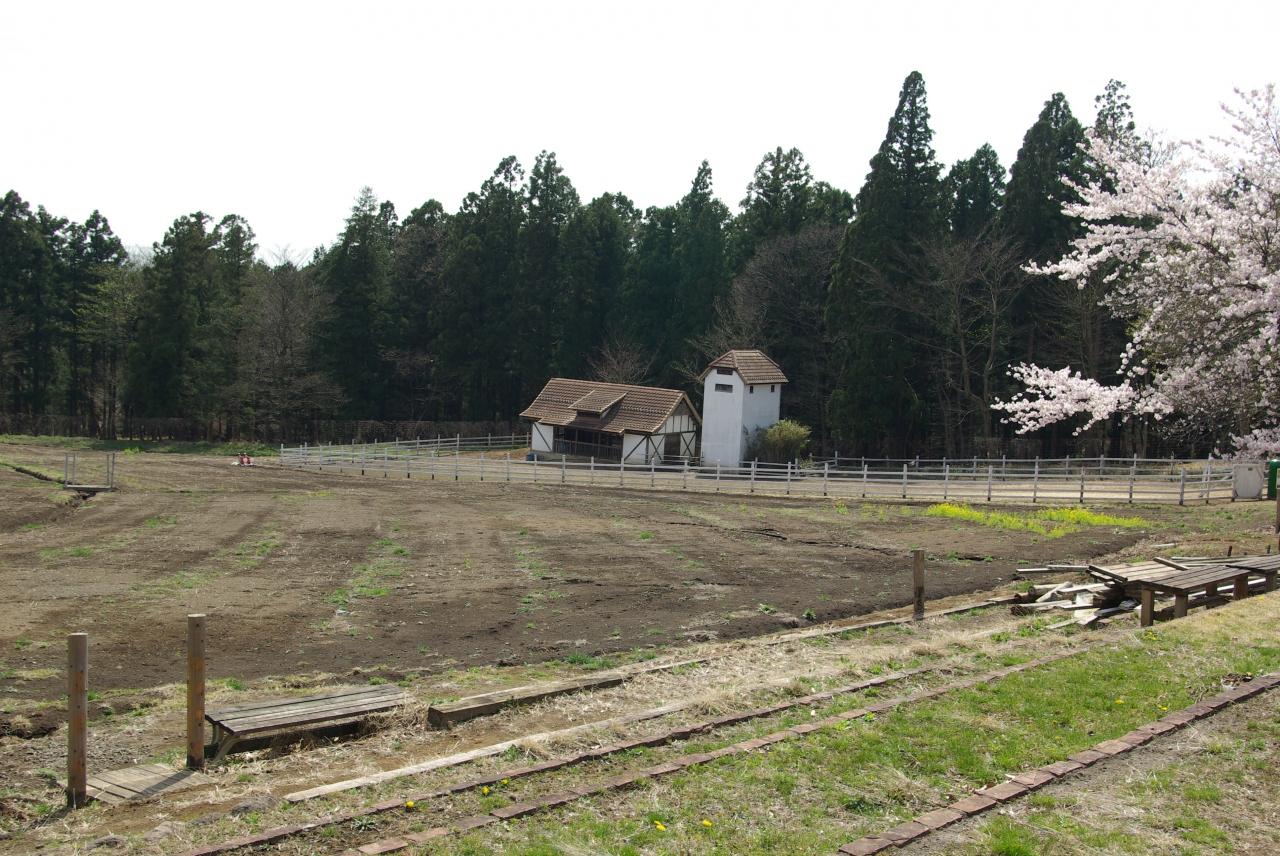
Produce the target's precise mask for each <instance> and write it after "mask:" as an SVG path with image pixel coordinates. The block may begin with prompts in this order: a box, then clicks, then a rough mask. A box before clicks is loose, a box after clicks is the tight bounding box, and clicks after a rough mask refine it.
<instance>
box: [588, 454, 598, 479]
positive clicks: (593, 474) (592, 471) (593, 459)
mask: <svg viewBox="0 0 1280 856" xmlns="http://www.w3.org/2000/svg"><path fill="white" fill-rule="evenodd" d="M595 483H596V456H595V455H592V456H591V469H590V475H589V476H587V484H590V485H594V484H595Z"/></svg>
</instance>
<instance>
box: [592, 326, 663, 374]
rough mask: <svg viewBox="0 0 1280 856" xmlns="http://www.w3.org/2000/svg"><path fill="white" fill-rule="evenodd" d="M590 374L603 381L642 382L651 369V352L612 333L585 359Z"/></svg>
mask: <svg viewBox="0 0 1280 856" xmlns="http://www.w3.org/2000/svg"><path fill="white" fill-rule="evenodd" d="M587 364H588V365H589V366H590V367H591V376H592V378H594V379H595V380H600V381H604V382H605V383H637V384H638V383H644V382H645V381H647V380H648V379H649V376H650V373H651V372H652V371H653V354H651V353H646V352H645V350H644V349H643V348H641V347H640V346H639V345H637V344H636V343H635V342H633V341H631V340H630V339H628V338H626V337H624V336H621V335H618V334H614V335H611V336H609V338H607V339H605V341H604V344H602V345H601V346H600V349H599V350H597V351H596V353H595V354H594V355H593V356H592V357H591V358H590V359H589V360H588V361H587Z"/></svg>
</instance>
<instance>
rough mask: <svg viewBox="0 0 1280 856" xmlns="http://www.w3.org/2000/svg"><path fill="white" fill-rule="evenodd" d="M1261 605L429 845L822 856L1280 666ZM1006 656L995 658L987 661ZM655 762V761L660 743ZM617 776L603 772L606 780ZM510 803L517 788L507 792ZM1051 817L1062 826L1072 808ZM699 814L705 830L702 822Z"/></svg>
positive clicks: (1003, 832)
mask: <svg viewBox="0 0 1280 856" xmlns="http://www.w3.org/2000/svg"><path fill="white" fill-rule="evenodd" d="M1257 600H1258V601H1262V599H1257ZM1254 603H1255V601H1249V602H1246V605H1249V606H1251V605H1253V604H1254ZM1264 611H1265V612H1266V614H1265V615H1263V616H1262V618H1263V620H1261V621H1258V620H1255V619H1256V618H1257V616H1254V618H1250V617H1249V616H1248V615H1244V616H1241V617H1239V618H1237V619H1236V620H1235V621H1234V622H1233V621H1230V620H1228V621H1221V620H1215V619H1219V618H1220V615H1219V613H1208V614H1204V615H1203V618H1204V619H1207V620H1205V621H1202V622H1190V621H1189V622H1186V624H1185V625H1183V624H1182V623H1180V624H1179V625H1175V626H1170V627H1167V628H1160V629H1159V630H1158V631H1156V632H1154V633H1153V632H1147V633H1142V634H1133V635H1132V636H1130V637H1128V638H1126V639H1124V640H1122V641H1121V642H1119V643H1118V644H1116V645H1113V646H1109V647H1102V648H1096V649H1094V650H1091V651H1088V652H1086V653H1083V654H1080V655H1077V656H1074V657H1070V658H1067V659H1064V660H1061V661H1058V662H1055V663H1052V664H1049V665H1047V666H1043V667H1039V668H1036V669H1034V670H1031V671H1028V672H1023V673H1018V674H1015V675H1011V676H1009V677H1006V678H1004V679H1001V680H997V681H991V682H986V683H982V684H979V685H977V686H974V687H972V688H970V689H966V690H960V691H954V692H951V693H948V694H947V695H945V696H942V697H939V698H937V699H936V700H933V701H928V702H923V703H919V704H913V705H907V706H904V707H900V708H897V709H895V710H892V711H888V712H886V713H883V714H881V715H879V716H876V717H870V716H868V717H863V718H862V719H859V720H856V721H852V722H844V723H841V724H840V725H837V726H833V727H827V728H824V729H821V730H819V731H816V732H814V733H812V734H810V735H807V736H806V737H804V738H802V739H795V740H789V741H785V742H782V743H777V744H775V745H773V746H772V747H770V748H769V750H768V751H767V752H753V753H748V754H742V755H735V756H730V757H728V758H723V759H719V760H717V761H714V762H712V763H710V764H707V765H704V766H698V767H691V768H689V769H688V770H684V771H681V772H678V773H674V774H672V775H670V776H667V777H664V778H663V779H662V780H661V781H660V782H659V783H656V784H642V785H640V786H639V787H637V788H636V789H635V790H633V791H631V792H626V793H617V794H615V795H612V796H610V797H605V798H596V799H591V800H583V801H581V802H578V803H575V805H574V807H573V808H572V809H569V810H562V811H556V812H549V813H547V814H545V815H539V816H537V817H533V818H529V819H528V820H526V821H525V822H523V823H521V824H505V825H502V826H495V827H492V828H490V829H488V830H485V831H479V830H477V831H476V832H473V833H470V834H468V835H466V836H464V837H462V838H460V839H456V840H454V841H451V842H448V843H442V847H443V849H442V850H441V851H440V852H446V853H466V854H471V853H481V852H495V851H501V852H505V853H512V854H541V853H557V852H564V851H565V850H566V849H572V850H574V851H575V852H579V851H580V852H605V853H619V854H624V853H680V854H694V853H707V854H712V853H714V854H720V853H725V854H728V853H732V854H744V856H755V854H766V853H824V852H831V851H832V850H834V849H835V848H836V847H838V846H839V845H840V844H842V843H844V842H847V841H850V840H852V839H853V838H856V837H858V836H860V835H864V834H872V833H876V832H880V831H883V830H884V829H886V828H888V827H891V826H894V825H896V824H897V823H900V822H902V821H904V820H906V819H909V818H911V817H913V816H915V815H916V814H918V813H920V812H921V811H926V810H928V809H929V808H931V807H935V806H937V805H943V804H946V803H947V802H950V801H953V800H955V799H959V798H961V797H963V796H966V795H967V794H969V793H970V792H971V791H972V789H973V788H975V787H979V786H983V785H989V784H993V783H995V782H1000V781H1003V780H1004V779H1005V776H1006V775H1009V774H1012V773H1016V772H1021V771H1025V770H1027V769H1030V768H1033V767H1036V766H1039V765H1041V764H1045V763H1049V762H1051V761H1056V760H1060V759H1062V758H1065V757H1066V756H1067V755H1069V754H1071V753H1072V752H1076V751H1079V750H1081V749H1084V748H1086V747H1088V746H1091V745H1093V744H1095V743H1097V742H1099V741H1101V740H1105V739H1109V738H1113V737H1117V736H1119V735H1121V734H1123V733H1125V732H1127V731H1129V730H1131V729H1133V728H1135V727H1137V726H1138V725H1140V724H1143V723H1146V722H1149V721H1151V720H1153V719H1156V718H1158V717H1159V716H1162V715H1163V713H1164V710H1165V709H1166V708H1167V709H1170V710H1173V709H1178V708H1181V707H1185V706H1187V705H1189V704H1191V703H1193V702H1194V701H1196V700H1198V699H1200V698H1203V697H1205V696H1207V695H1210V694H1212V693H1214V692H1216V691H1218V689H1220V683H1219V681H1220V678H1221V676H1223V675H1225V674H1228V673H1242V674H1246V673H1259V672H1262V671H1266V670H1270V669H1274V668H1277V667H1280V642H1277V641H1276V637H1275V628H1276V626H1277V624H1280V615H1278V614H1277V613H1278V612H1280V610H1277V608H1276V606H1275V605H1270V604H1267V605H1265V610H1262V609H1260V610H1258V612H1259V613H1262V612H1264ZM1223 612H1226V611H1225V610H1224V611H1223ZM1001 659H1002V658H992V660H993V661H994V662H992V664H991V665H993V666H994V665H995V663H996V662H1000V660H1001ZM894 692H895V694H896V692H897V691H896V690H895V691H894ZM866 695H868V694H864V696H863V697H862V698H854V697H848V698H844V699H841V700H840V701H838V702H836V703H833V704H831V705H829V706H827V707H826V708H824V709H820V710H818V712H817V713H818V716H824V715H828V714H830V713H834V712H836V711H839V710H847V709H850V708H852V707H856V706H858V705H859V704H865V698H866ZM808 718H809V716H808V711H798V712H795V713H793V714H787V715H784V716H783V717H781V718H780V720H781V721H772V722H768V723H756V724H754V725H753V726H751V727H750V728H747V729H744V731H745V733H744V731H738V732H737V733H736V734H733V735H731V734H728V733H723V734H717V735H715V736H712V737H709V738H706V739H701V740H693V741H690V742H689V743H688V744H685V745H684V746H682V747H679V748H678V749H677V750H676V752H677V753H679V754H684V753H690V752H705V751H709V750H711V749H714V748H717V747H718V746H721V745H724V744H725V743H727V742H730V741H731V740H738V739H743V738H744V737H747V736H750V735H751V734H758V733H765V732H768V731H774V730H777V729H778V728H780V727H786V726H788V725H792V724H795V723H796V722H799V721H805V720H807V719H808ZM651 757H652V760H658V759H660V758H663V757H666V755H664V754H661V750H655V753H654V754H653V755H652V756H651ZM1227 757H1229V755H1228V756H1227ZM651 762H652V761H651ZM615 765H616V762H615ZM616 771H617V768H616V766H615V767H611V768H610V771H609V774H613V772H616ZM575 775H582V772H581V771H577V772H576V773H575ZM1189 784H1194V785H1196V787H1195V788H1188V787H1183V788H1182V789H1181V791H1180V793H1181V795H1182V798H1183V799H1185V800H1188V801H1192V800H1194V801H1195V802H1194V803H1189V804H1194V805H1202V806H1213V805H1216V803H1214V802H1213V800H1214V799H1215V798H1221V794H1219V793H1217V791H1216V790H1215V788H1213V787H1208V786H1206V783H1203V782H1199V783H1189ZM541 786H542V787H544V788H545V787H547V785H546V783H542V785H541ZM520 798H521V795H520V793H518V792H517V793H515V794H513V795H512V796H511V799H514V800H517V801H518V800H519V799H520ZM1051 810H1052V811H1057V810H1058V809H1057V808H1056V806H1055V808H1053V809H1051ZM1062 814H1063V816H1064V818H1066V819H1067V820H1068V821H1070V812H1069V810H1064V811H1063V812H1062ZM1187 814H1189V815H1192V816H1195V814H1196V812H1195V811H1194V810H1193V811H1189V812H1187ZM704 819H709V820H710V821H711V822H712V825H711V826H710V827H708V826H705V825H704V824H703V823H702V821H703V820H704ZM655 821H658V822H660V823H661V824H662V826H663V827H664V829H658V828H657V826H656V825H655ZM1070 823H1074V824H1075V826H1074V827H1071V826H1069V827H1066V828H1065V832H1067V833H1068V834H1075V835H1078V836H1080V838H1079V840H1080V841H1082V842H1084V843H1085V844H1087V845H1088V846H1090V847H1097V848H1104V847H1105V846H1107V842H1122V843H1125V844H1126V845H1127V844H1128V843H1131V842H1132V841H1133V840H1136V839H1137V838H1138V837H1139V836H1136V835H1134V834H1133V833H1131V832H1129V831H1126V830H1124V829H1117V830H1105V831H1100V832H1096V833H1093V832H1090V831H1089V830H1088V829H1087V828H1085V827H1083V825H1082V824H1079V823H1075V821H1070ZM1204 834H1205V835H1207V836H1211V835H1212V833H1211V832H1205V833H1204ZM984 835H985V836H986V840H985V843H984V845H983V846H984V849H981V850H976V851H973V852H982V853H1007V854H1020V853H1041V852H1044V851H1043V848H1042V846H1041V844H1042V842H1041V841H1040V838H1039V836H1038V835H1037V834H1035V833H1034V831H1032V832H1028V831H1027V830H1025V829H1023V828H1022V827H1021V826H1019V825H1018V824H1016V823H1004V824H999V825H994V826H990V827H988V828H987V830H986V832H985V833H984ZM433 852H436V851H433ZM1058 852H1064V853H1067V852H1078V851H1073V850H1071V849H1070V847H1067V848H1066V849H1063V850H1061V851H1058ZM1122 852H1130V851H1129V850H1127V849H1124V850H1122ZM1132 852H1143V851H1141V850H1135V851H1132Z"/></svg>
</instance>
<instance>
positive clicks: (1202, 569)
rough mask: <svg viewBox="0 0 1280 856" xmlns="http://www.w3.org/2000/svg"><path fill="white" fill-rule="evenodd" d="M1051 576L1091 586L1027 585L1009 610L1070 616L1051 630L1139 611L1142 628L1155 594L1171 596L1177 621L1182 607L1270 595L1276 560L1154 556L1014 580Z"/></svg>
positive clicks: (1058, 568) (1279, 561)
mask: <svg viewBox="0 0 1280 856" xmlns="http://www.w3.org/2000/svg"><path fill="white" fill-rule="evenodd" d="M1053 572H1084V573H1086V574H1087V575H1088V576H1090V577H1092V578H1093V580H1094V582H1092V583H1074V582H1061V583H1050V584H1040V585H1033V586H1032V587H1031V589H1030V591H1029V592H1028V594H1027V597H1026V598H1025V600H1024V602H1022V603H1020V604H1018V605H1016V606H1014V608H1013V609H1014V612H1015V613H1018V614H1027V613H1031V612H1049V611H1052V610H1069V611H1071V612H1073V613H1074V614H1075V616H1076V617H1075V618H1074V619H1068V620H1066V621H1063V622H1061V623H1060V624H1059V625H1055V626H1062V625H1065V624H1070V623H1073V621H1074V623H1078V624H1083V625H1088V624H1092V623H1093V622H1095V621H1097V620H1098V619H1101V618H1105V617H1108V616H1111V615H1119V614H1121V613H1126V612H1130V611H1132V610H1133V609H1136V608H1139V607H1142V614H1141V619H1142V623H1143V626H1147V625H1149V624H1150V623H1151V618H1152V614H1153V611H1154V602H1155V598H1156V596H1158V595H1161V596H1172V597H1173V598H1174V615H1175V617H1181V616H1182V615H1185V614H1186V611H1187V609H1188V608H1191V607H1194V606H1197V605H1212V604H1214V603H1218V602H1221V601H1222V600H1223V599H1225V598H1236V597H1246V596H1248V595H1249V594H1256V593H1260V592H1263V591H1271V590H1272V589H1274V588H1275V581H1276V576H1277V574H1278V573H1280V555H1266V556H1242V557H1239V558H1230V557H1227V558H1210V557H1206V556H1175V557H1173V558H1162V557H1156V558H1153V559H1151V560H1149V561H1141V562H1134V563H1130V564H1120V565H1092V564H1091V565H1047V566H1045V567H1040V568H1019V569H1018V575H1019V576H1029V575H1033V574H1043V573H1053Z"/></svg>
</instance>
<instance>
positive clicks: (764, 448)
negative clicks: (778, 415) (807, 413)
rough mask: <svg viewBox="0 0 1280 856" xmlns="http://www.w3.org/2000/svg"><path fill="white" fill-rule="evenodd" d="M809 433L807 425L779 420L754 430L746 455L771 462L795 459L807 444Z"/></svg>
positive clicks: (782, 462) (780, 462) (778, 462)
mask: <svg viewBox="0 0 1280 856" xmlns="http://www.w3.org/2000/svg"><path fill="white" fill-rule="evenodd" d="M810 433H811V432H810V430H809V427H808V426H807V425H801V424H800V423H799V422H794V421H792V420H790V419H783V420H780V421H778V422H775V423H773V424H772V425H770V426H769V427H768V428H765V429H764V430H762V431H757V432H756V434H755V436H754V437H753V438H752V442H751V443H750V444H749V449H748V452H747V456H748V457H749V458H758V459H759V460H761V461H767V462H769V463H773V464H785V463H787V462H788V461H794V460H797V459H799V457H800V455H801V454H802V453H803V452H804V450H805V449H806V448H808V446H809V435H810Z"/></svg>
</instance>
